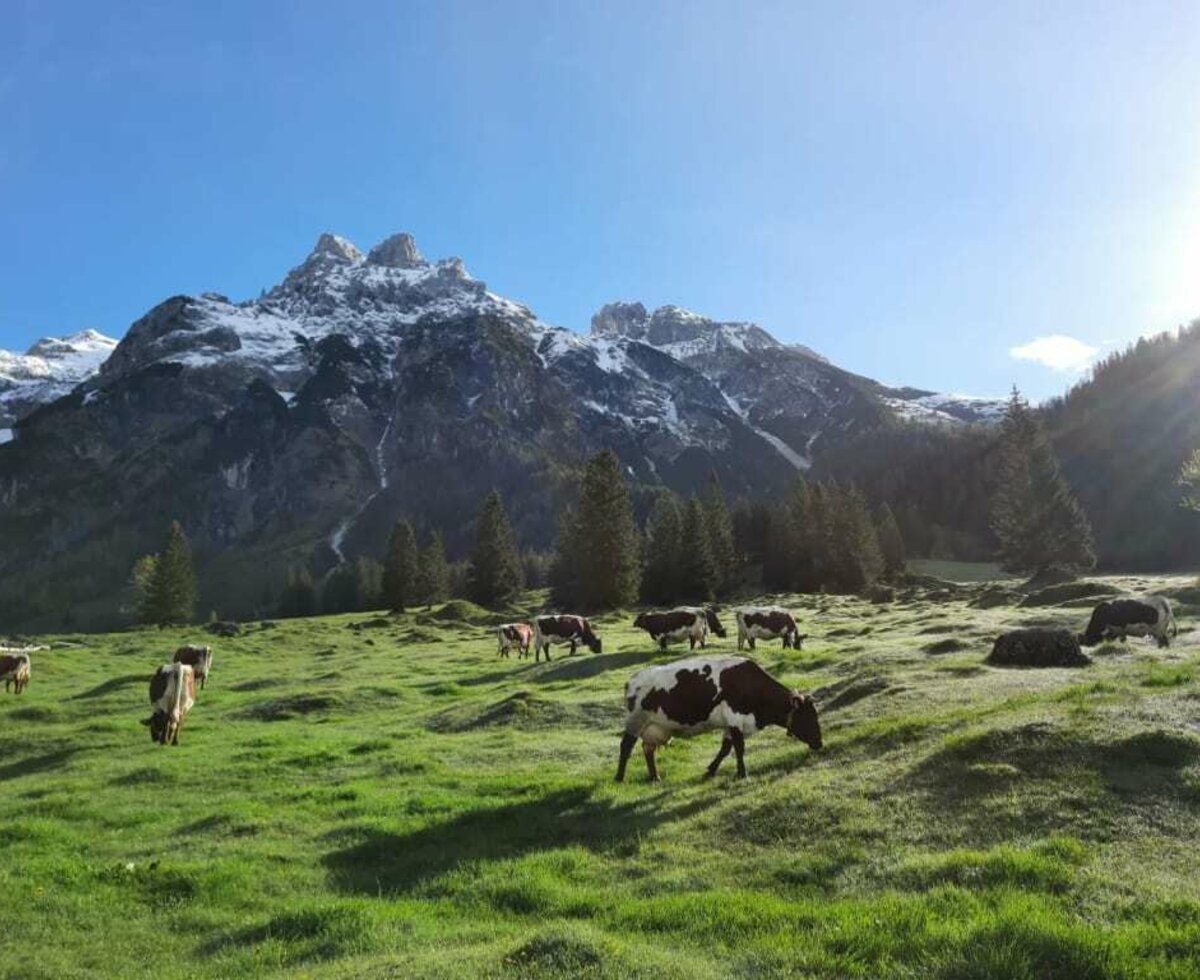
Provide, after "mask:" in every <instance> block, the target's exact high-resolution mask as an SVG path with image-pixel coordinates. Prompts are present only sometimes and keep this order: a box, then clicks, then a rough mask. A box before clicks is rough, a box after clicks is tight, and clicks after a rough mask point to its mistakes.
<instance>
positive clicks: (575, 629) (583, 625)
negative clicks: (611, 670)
mask: <svg viewBox="0 0 1200 980" xmlns="http://www.w3.org/2000/svg"><path fill="white" fill-rule="evenodd" d="M551 643H555V644H558V645H560V646H561V645H563V644H570V647H571V653H572V654H573V653H574V652H575V650H576V648H577V647H578V646H579V644H581V643H582V644H583V645H584V646H585V647H587V648H588V649H589V650H591V651H592V653H599V652H600V637H598V636H597V635H596V634H595V633H593V632H592V624H591V623H589V622H588V621H587V620H586V619H584V617H582V616H573V615H569V614H568V615H563V616H538V617H537V619H535V620H534V621H533V661H534V663H537V660H538V657H539V655H541V654H543V653H544V654H545V655H546V659H547V660H549V659H550V644H551Z"/></svg>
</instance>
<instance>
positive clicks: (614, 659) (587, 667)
mask: <svg viewBox="0 0 1200 980" xmlns="http://www.w3.org/2000/svg"><path fill="white" fill-rule="evenodd" d="M655 656H657V654H656V653H655V651H642V652H639V653H602V654H591V653H579V654H576V655H575V656H574V657H572V656H570V655H569V654H568V655H567V657H565V658H564V659H562V660H558V661H555V660H552V661H550V665H549V666H548V668H547V669H545V670H543V671H542V673H541V674H539V675H538V676H537V677H536V678H531V680H538V681H541V682H542V683H545V682H547V681H579V680H584V679H585V678H588V677H595V676H596V675H597V674H603V673H606V672H607V671H610V670H616V669H617V668H619V667H632V666H633V665H634V664H640V663H644V662H645V661H648V660H653V659H654V658H655ZM697 656H699V654H697Z"/></svg>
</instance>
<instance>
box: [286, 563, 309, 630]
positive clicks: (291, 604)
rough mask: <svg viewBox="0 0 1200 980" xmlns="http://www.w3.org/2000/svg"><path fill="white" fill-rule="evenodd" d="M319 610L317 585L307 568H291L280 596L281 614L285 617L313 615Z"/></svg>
mask: <svg viewBox="0 0 1200 980" xmlns="http://www.w3.org/2000/svg"><path fill="white" fill-rule="evenodd" d="M316 611H317V587H316V585H315V584H314V582H313V578H312V575H311V574H310V573H309V571H308V569H307V568H289V569H288V576H287V583H286V584H285V585H284V587H283V592H282V594H281V595H280V596H279V615H280V616H282V617H284V618H291V617H294V616H312V615H314V614H315V613H316Z"/></svg>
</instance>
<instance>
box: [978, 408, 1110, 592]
mask: <svg viewBox="0 0 1200 980" xmlns="http://www.w3.org/2000/svg"><path fill="white" fill-rule="evenodd" d="M992 530H993V531H995V533H996V537H997V538H998V539H999V541H1000V552H999V558H1000V562H1001V564H1002V565H1003V566H1004V567H1005V568H1006V569H1008V570H1010V571H1013V572H1037V571H1038V570H1040V569H1043V568H1046V567H1048V566H1050V565H1056V564H1058V565H1067V566H1071V567H1075V568H1091V567H1092V565H1094V564H1095V563H1096V554H1095V549H1094V545H1093V539H1092V528H1091V524H1089V523H1088V519H1087V515H1086V514H1085V513H1084V512H1083V508H1082V507H1080V506H1079V502H1078V501H1077V500H1076V499H1075V496H1074V494H1072V493H1071V488H1070V487H1069V486H1068V485H1067V481H1066V479H1065V478H1064V477H1063V475H1062V472H1061V470H1060V469H1059V465H1058V458H1057V457H1056V456H1055V455H1054V450H1053V448H1052V447H1051V446H1050V441H1049V439H1047V438H1046V433H1045V431H1044V430H1043V429H1042V426H1041V423H1040V422H1039V421H1038V419H1037V416H1036V415H1034V413H1033V412H1032V411H1031V410H1030V408H1029V405H1028V404H1026V402H1025V400H1024V399H1023V398H1022V397H1021V394H1020V392H1018V391H1017V389H1016V388H1013V393H1012V398H1011V399H1010V400H1009V403H1008V411H1007V413H1006V414H1005V416H1004V422H1003V423H1002V425H1001V432H1000V447H999V465H998V471H997V485H996V490H995V493H994V495H993V497H992Z"/></svg>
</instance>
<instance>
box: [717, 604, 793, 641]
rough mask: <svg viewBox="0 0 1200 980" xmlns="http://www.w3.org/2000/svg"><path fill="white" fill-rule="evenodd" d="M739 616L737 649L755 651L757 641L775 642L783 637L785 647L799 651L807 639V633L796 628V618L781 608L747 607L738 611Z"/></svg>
mask: <svg viewBox="0 0 1200 980" xmlns="http://www.w3.org/2000/svg"><path fill="white" fill-rule="evenodd" d="M735 615H736V616H737V629H738V636H737V648H738V649H739V650H741V649H742V648H743V646H747V645H748V646H749V647H750V649H751V650H753V649H754V641H755V640H773V639H775V638H776V637H779V636H781V637H783V645H784V646H785V647H791V648H792V649H793V650H799V649H800V648H801V647H802V646H803V645H804V641H805V639H807V637H808V634H807V633H801V632H800V630H799V628H798V627H797V626H796V617H795V616H793V615H792V614H791V613H790V612H788V611H787V610H786V609H781V608H780V607H779V606H757V607H756V606H746V607H743V608H741V609H738V610H736V612H735Z"/></svg>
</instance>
